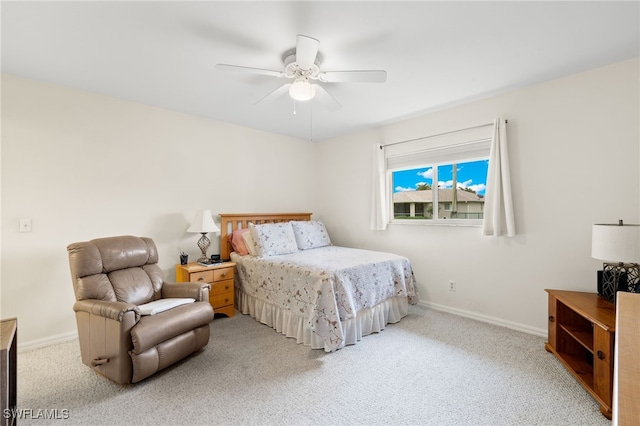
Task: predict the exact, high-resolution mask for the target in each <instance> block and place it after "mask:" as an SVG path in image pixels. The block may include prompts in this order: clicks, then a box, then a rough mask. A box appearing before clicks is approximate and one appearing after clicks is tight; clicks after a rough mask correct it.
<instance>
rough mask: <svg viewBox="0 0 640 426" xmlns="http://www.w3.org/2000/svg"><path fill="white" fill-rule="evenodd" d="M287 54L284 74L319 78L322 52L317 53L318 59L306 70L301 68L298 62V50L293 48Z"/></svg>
mask: <svg viewBox="0 0 640 426" xmlns="http://www.w3.org/2000/svg"><path fill="white" fill-rule="evenodd" d="M285 55H287V56H286V57H285V58H284V74H285V76H286V77H288V78H298V77H307V78H313V79H317V78H318V75H319V74H320V67H319V65H320V54H319V53H318V54H317V55H316V60H315V62H314V63H313V65H312V66H311V68H310V69H308V70H305V69H302V68H300V66H299V65H298V63H297V62H296V50H295V49H292V50H289V51H287V52H286V53H285Z"/></svg>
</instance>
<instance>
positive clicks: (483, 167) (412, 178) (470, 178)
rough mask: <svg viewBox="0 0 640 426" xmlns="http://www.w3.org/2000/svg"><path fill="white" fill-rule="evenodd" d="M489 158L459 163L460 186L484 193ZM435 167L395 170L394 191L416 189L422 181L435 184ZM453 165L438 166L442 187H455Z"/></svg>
mask: <svg viewBox="0 0 640 426" xmlns="http://www.w3.org/2000/svg"><path fill="white" fill-rule="evenodd" d="M488 166H489V160H479V161H471V162H468V163H458V167H457V169H458V176H457V181H458V187H459V188H471V189H473V190H474V191H476V192H477V193H478V194H480V195H484V191H485V189H486V183H487V168H488ZM432 174H433V169H432V168H431V167H423V168H419V169H411V170H402V171H396V172H393V192H401V191H415V189H416V187H417V186H418V185H419V184H420V183H428V184H429V185H432V186H433V176H432ZM452 179H453V167H452V165H451V164H447V165H440V166H438V185H439V187H440V188H453V181H452Z"/></svg>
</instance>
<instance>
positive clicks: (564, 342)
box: [544, 290, 616, 419]
mask: <svg viewBox="0 0 640 426" xmlns="http://www.w3.org/2000/svg"><path fill="white" fill-rule="evenodd" d="M545 291H546V292H547V293H549V341H548V342H547V343H545V345H544V347H545V349H546V350H547V351H549V352H551V353H553V354H554V355H555V356H556V357H557V358H558V359H559V360H560V361H561V362H562V364H564V366H565V367H566V368H567V370H569V372H571V374H573V376H574V377H575V378H576V379H577V380H578V381H579V382H580V384H581V385H582V386H583V387H584V388H585V389H586V390H587V391H589V393H590V394H591V396H593V397H594V398H595V400H596V401H597V402H598V403H599V404H600V412H601V413H602V414H604V415H605V416H606V417H607V418H608V419H611V407H612V390H613V345H614V340H615V324H616V310H615V305H614V304H613V303H611V302H607V301H606V300H604V299H603V298H601V297H600V296H598V295H597V294H596V293H583V292H578V291H562V290H545Z"/></svg>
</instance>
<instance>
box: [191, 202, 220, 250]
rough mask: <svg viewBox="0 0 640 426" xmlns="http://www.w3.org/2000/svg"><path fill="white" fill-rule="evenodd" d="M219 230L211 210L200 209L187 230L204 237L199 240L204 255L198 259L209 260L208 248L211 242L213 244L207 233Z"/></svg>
mask: <svg viewBox="0 0 640 426" xmlns="http://www.w3.org/2000/svg"><path fill="white" fill-rule="evenodd" d="M219 231H220V228H218V227H217V226H216V224H215V222H214V221H213V218H212V217H211V210H198V212H197V213H196V215H195V217H194V218H193V221H192V222H191V226H190V227H189V229H187V232H194V233H199V234H202V237H200V239H199V240H198V247H200V251H202V257H201V258H200V259H198V262H207V261H208V260H209V258H208V257H207V249H208V248H209V244H211V240H210V239H209V238H207V233H209V232H219Z"/></svg>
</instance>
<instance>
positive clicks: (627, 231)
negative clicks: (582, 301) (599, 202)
mask: <svg viewBox="0 0 640 426" xmlns="http://www.w3.org/2000/svg"><path fill="white" fill-rule="evenodd" d="M591 257H593V258H594V259H600V260H603V261H604V264H603V269H602V285H601V286H598V287H599V289H598V290H599V291H598V293H599V294H600V295H601V296H602V297H603V298H604V299H606V300H608V301H610V302H613V303H615V301H616V293H617V292H618V291H628V292H632V293H640V271H639V268H638V262H639V261H640V225H629V224H625V223H623V221H622V219H620V220H619V221H618V223H617V224H596V225H593V227H592V234H591ZM600 287H601V288H600Z"/></svg>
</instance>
